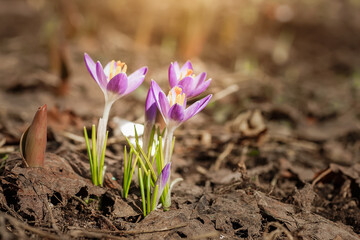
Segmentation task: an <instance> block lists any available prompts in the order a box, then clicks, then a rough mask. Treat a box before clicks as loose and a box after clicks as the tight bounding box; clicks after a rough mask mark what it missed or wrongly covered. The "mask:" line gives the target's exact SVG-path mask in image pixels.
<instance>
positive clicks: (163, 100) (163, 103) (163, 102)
mask: <svg viewBox="0 0 360 240" xmlns="http://www.w3.org/2000/svg"><path fill="white" fill-rule="evenodd" d="M157 105H158V108H159V111H160V113H161V115H162V116H163V118H164V121H165V122H166V123H167V119H168V112H169V109H170V103H169V100H168V99H167V97H166V95H165V93H164V92H162V91H161V92H160V93H159V104H157Z"/></svg>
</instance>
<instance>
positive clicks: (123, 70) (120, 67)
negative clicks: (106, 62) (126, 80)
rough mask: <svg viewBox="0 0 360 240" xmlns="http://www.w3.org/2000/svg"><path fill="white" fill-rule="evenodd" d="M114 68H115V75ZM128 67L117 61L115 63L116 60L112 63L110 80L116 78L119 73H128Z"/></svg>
mask: <svg viewBox="0 0 360 240" xmlns="http://www.w3.org/2000/svg"><path fill="white" fill-rule="evenodd" d="M114 67H115V75H114V74H113V73H114ZM126 70H127V65H126V64H125V63H124V62H121V61H117V62H116V63H115V61H114V60H112V61H111V63H110V74H109V80H111V79H112V78H113V77H114V76H116V75H118V74H119V73H126Z"/></svg>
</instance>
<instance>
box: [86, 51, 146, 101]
mask: <svg viewBox="0 0 360 240" xmlns="http://www.w3.org/2000/svg"><path fill="white" fill-rule="evenodd" d="M84 55H85V64H86V67H87V69H88V70H89V72H90V74H91V76H92V78H93V79H94V80H95V81H96V83H97V84H98V85H99V86H100V88H101V90H102V91H103V92H104V95H105V101H106V102H114V101H116V100H117V99H119V98H121V97H122V96H125V95H127V94H129V93H131V92H132V91H134V90H135V89H136V88H137V87H139V86H140V85H141V83H142V82H143V81H144V79H145V74H146V73H147V67H142V68H140V69H138V70H136V71H135V72H134V73H132V74H130V75H129V76H127V74H126V70H127V65H126V64H125V63H123V62H120V61H117V62H115V61H114V60H113V61H111V62H109V63H108V64H107V65H106V66H105V68H103V67H102V65H101V63H100V62H99V61H98V62H97V63H95V62H94V61H93V60H92V59H91V57H90V56H89V55H88V54H87V53H85V54H84Z"/></svg>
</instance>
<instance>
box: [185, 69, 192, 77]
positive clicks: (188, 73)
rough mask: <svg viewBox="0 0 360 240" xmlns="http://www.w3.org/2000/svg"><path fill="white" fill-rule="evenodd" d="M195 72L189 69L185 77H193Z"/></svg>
mask: <svg viewBox="0 0 360 240" xmlns="http://www.w3.org/2000/svg"><path fill="white" fill-rule="evenodd" d="M193 72H194V71H193V70H191V69H188V70H187V72H186V75H185V77H188V76H191V75H192V74H193Z"/></svg>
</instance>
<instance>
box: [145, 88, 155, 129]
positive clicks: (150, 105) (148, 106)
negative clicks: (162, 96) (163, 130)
mask: <svg viewBox="0 0 360 240" xmlns="http://www.w3.org/2000/svg"><path fill="white" fill-rule="evenodd" d="M156 109H157V108H156V102H155V98H154V94H153V92H152V90H151V87H150V89H149V92H148V95H147V97H146V101H145V122H152V123H154V122H155V119H156Z"/></svg>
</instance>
